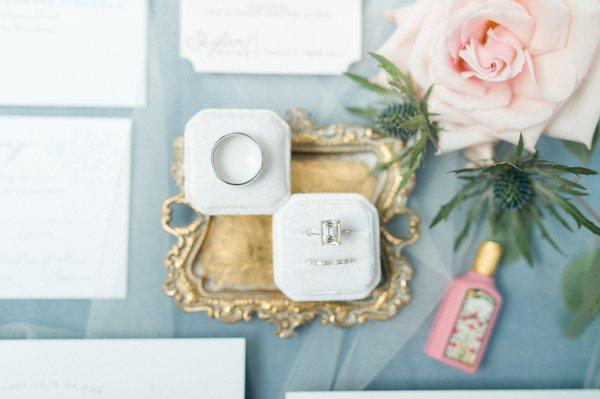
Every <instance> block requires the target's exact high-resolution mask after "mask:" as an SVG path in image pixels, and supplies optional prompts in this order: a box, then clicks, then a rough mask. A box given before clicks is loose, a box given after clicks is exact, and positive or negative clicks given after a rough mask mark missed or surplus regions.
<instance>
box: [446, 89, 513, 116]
mask: <svg viewBox="0 0 600 399" xmlns="http://www.w3.org/2000/svg"><path fill="white" fill-rule="evenodd" d="M434 91H435V95H436V96H437V97H438V98H439V99H440V100H442V101H444V102H447V103H449V104H452V106H453V107H456V108H459V109H462V110H465V111H475V112H478V111H483V110H494V109H496V108H501V107H506V106H508V104H509V103H510V101H511V97H512V93H511V90H510V86H509V85H508V84H507V83H498V84H497V85H494V86H493V87H489V88H488V90H486V92H485V94H483V95H481V96H471V95H469V94H465V93H459V92H456V91H455V90H452V89H450V88H448V87H446V86H443V85H437V86H434Z"/></svg>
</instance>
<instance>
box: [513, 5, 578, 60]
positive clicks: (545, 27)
mask: <svg viewBox="0 0 600 399" xmlns="http://www.w3.org/2000/svg"><path fill="white" fill-rule="evenodd" d="M521 3H522V4H523V5H524V6H525V7H526V8H527V10H528V11H529V14H530V15H531V16H532V17H533V19H534V20H535V21H536V25H535V31H534V32H533V37H532V38H531V42H530V43H529V47H528V48H529V52H530V53H531V54H532V55H538V54H544V53H547V52H549V51H553V50H558V49H561V48H563V47H564V46H565V43H566V42H567V37H568V35H569V25H570V22H569V9H568V8H567V7H566V6H565V3H564V1H563V0H521Z"/></svg>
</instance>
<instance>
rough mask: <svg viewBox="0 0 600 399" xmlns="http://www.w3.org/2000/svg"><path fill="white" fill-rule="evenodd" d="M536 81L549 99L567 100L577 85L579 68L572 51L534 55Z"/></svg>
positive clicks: (543, 96) (540, 92)
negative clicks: (576, 65) (576, 66)
mask: <svg viewBox="0 0 600 399" xmlns="http://www.w3.org/2000/svg"><path fill="white" fill-rule="evenodd" d="M532 63H533V70H534V76H535V83H536V85H537V88H538V92H539V94H540V96H541V97H542V98H544V99H546V100H548V101H553V102H560V101H564V100H566V99H567V98H568V97H569V96H570V95H571V94H572V93H573V91H574V90H575V87H576V86H577V70H576V68H575V60H574V59H573V54H572V53H571V51H569V50H567V49H564V50H559V51H554V52H552V53H546V54H542V55H538V56H537V57H532Z"/></svg>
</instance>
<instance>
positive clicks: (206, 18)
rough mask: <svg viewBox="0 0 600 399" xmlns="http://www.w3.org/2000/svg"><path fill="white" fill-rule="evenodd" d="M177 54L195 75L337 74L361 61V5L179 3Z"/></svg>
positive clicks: (315, 0)
mask: <svg viewBox="0 0 600 399" xmlns="http://www.w3.org/2000/svg"><path fill="white" fill-rule="evenodd" d="M179 29H180V33H179V51H180V55H181V57H183V58H185V59H187V60H189V61H190V62H191V63H192V65H193V67H194V69H195V70H196V71H197V72H214V73H262V74H301V75H304V74H313V75H329V74H340V73H342V72H344V71H346V70H347V69H348V66H349V65H350V64H351V63H353V62H355V61H358V60H359V59H360V58H361V51H362V1H361V0H286V1H281V0H219V1H198V0H181V2H180V28H179Z"/></svg>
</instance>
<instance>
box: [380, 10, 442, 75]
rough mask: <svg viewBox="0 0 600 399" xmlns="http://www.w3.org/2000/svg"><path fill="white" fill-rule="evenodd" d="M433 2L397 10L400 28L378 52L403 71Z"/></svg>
mask: <svg viewBox="0 0 600 399" xmlns="http://www.w3.org/2000/svg"><path fill="white" fill-rule="evenodd" d="M430 3H432V1H431V0H421V1H418V2H416V3H414V4H411V5H408V6H404V7H401V8H400V9H398V10H396V11H395V13H394V17H395V20H396V23H397V24H398V27H397V28H396V30H395V31H394V33H392V35H391V36H390V37H389V38H388V40H386V42H385V43H384V44H383V45H382V46H381V47H380V48H379V50H378V51H377V52H378V53H379V54H381V55H383V56H384V57H386V58H387V59H389V60H390V61H392V62H393V63H394V64H396V65H397V66H398V67H399V68H401V69H406V59H407V58H408V56H409V54H410V51H411V49H412V47H413V45H414V42H415V38H416V36H417V34H418V33H419V30H420V28H421V24H422V21H423V19H425V18H426V17H427V15H428V14H429V10H428V8H429V7H430Z"/></svg>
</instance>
